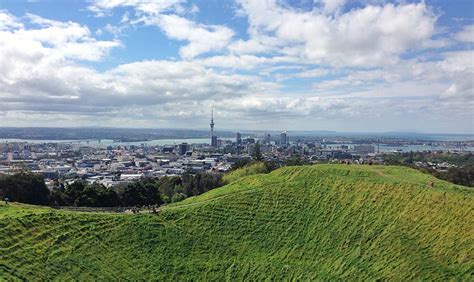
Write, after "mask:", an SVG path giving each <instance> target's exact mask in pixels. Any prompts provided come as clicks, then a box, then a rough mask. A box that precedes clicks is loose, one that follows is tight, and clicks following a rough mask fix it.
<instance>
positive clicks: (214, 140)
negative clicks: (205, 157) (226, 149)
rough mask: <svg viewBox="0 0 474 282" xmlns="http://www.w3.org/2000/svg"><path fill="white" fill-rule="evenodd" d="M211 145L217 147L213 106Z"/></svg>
mask: <svg viewBox="0 0 474 282" xmlns="http://www.w3.org/2000/svg"><path fill="white" fill-rule="evenodd" d="M209 125H210V126H211V146H212V147H214V148H217V136H215V135H214V125H215V123H214V108H213V109H212V110H211V123H210V124H209Z"/></svg>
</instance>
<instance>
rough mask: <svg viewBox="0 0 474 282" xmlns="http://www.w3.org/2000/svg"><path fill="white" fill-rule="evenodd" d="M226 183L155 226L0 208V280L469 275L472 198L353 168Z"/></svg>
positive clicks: (473, 242)
mask: <svg viewBox="0 0 474 282" xmlns="http://www.w3.org/2000/svg"><path fill="white" fill-rule="evenodd" d="M245 174H247V173H245ZM229 183H230V184H228V185H226V186H224V187H221V188H218V189H215V190H212V191H209V192H208V193H205V194H203V195H200V196H197V197H193V198H189V199H186V200H185V201H183V202H180V203H178V204H174V205H170V206H169V207H166V208H164V209H163V211H162V212H161V214H160V215H158V216H156V215H155V216H153V215H121V214H104V213H100V214H99V213H97V214H94V213H78V212H67V211H57V210H52V209H48V208H38V207H34V206H26V205H19V204H14V205H9V206H4V205H2V206H0V238H1V239H0V249H1V254H2V255H1V260H0V277H1V278H3V279H7V280H9V279H15V278H17V279H26V280H46V279H47V280H50V279H56V280H69V279H80V280H84V279H86V280H102V279H109V280H112V279H114V280H115V279H129V280H137V279H140V278H141V279H156V280H190V279H193V280H204V279H205V280H207V279H210V280H244V279H245V280H263V279H267V280H281V279H285V280H286V279H304V280H314V279H349V280H361V279H364V280H367V279H370V280H373V279H393V280H407V279H410V280H414V279H416V280H420V279H423V280H446V279H458V280H471V281H472V279H473V277H474V276H473V275H474V262H473V258H474V190H473V189H470V188H466V187H462V186H457V185H453V184H450V183H448V182H444V181H441V180H437V179H435V178H434V177H431V176H429V175H425V174H422V173H420V172H418V171H415V170H412V169H408V168H404V167H390V166H354V165H315V166H304V167H285V168H281V169H278V170H276V171H273V172H272V173H269V174H256V175H249V176H244V177H241V178H238V177H235V178H232V179H231V181H229ZM432 186H433V187H432Z"/></svg>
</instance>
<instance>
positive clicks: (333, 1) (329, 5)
mask: <svg viewBox="0 0 474 282" xmlns="http://www.w3.org/2000/svg"><path fill="white" fill-rule="evenodd" d="M321 2H322V3H323V6H324V11H325V12H326V13H334V12H336V11H338V10H340V9H341V8H342V7H343V6H344V4H345V3H346V0H321Z"/></svg>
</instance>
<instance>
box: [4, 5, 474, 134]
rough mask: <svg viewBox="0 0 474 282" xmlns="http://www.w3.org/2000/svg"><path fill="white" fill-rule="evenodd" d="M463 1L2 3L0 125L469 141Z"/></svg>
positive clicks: (472, 87) (469, 12) (469, 25)
mask: <svg viewBox="0 0 474 282" xmlns="http://www.w3.org/2000/svg"><path fill="white" fill-rule="evenodd" d="M473 46H474V1H472V0H426V1H412V0H402V1H385V0H281V1H278V0H275V1H272V0H268V1H266V0H255V1H253V0H236V1H233V0H201V1H187V0H156V1H139V0H108V1H72V0H71V1H25V2H21V1H17V0H0V126H108V127H162V128H167V127H175V128H206V127H208V120H209V116H210V111H211V107H214V111H215V116H216V128H218V129H237V128H239V129H271V130H337V131H364V132H381V131H420V132H437V133H474V115H473V112H474V51H473Z"/></svg>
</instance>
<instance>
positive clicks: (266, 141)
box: [265, 133, 271, 144]
mask: <svg viewBox="0 0 474 282" xmlns="http://www.w3.org/2000/svg"><path fill="white" fill-rule="evenodd" d="M270 139H271V136H270V133H267V135H265V144H270Z"/></svg>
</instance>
